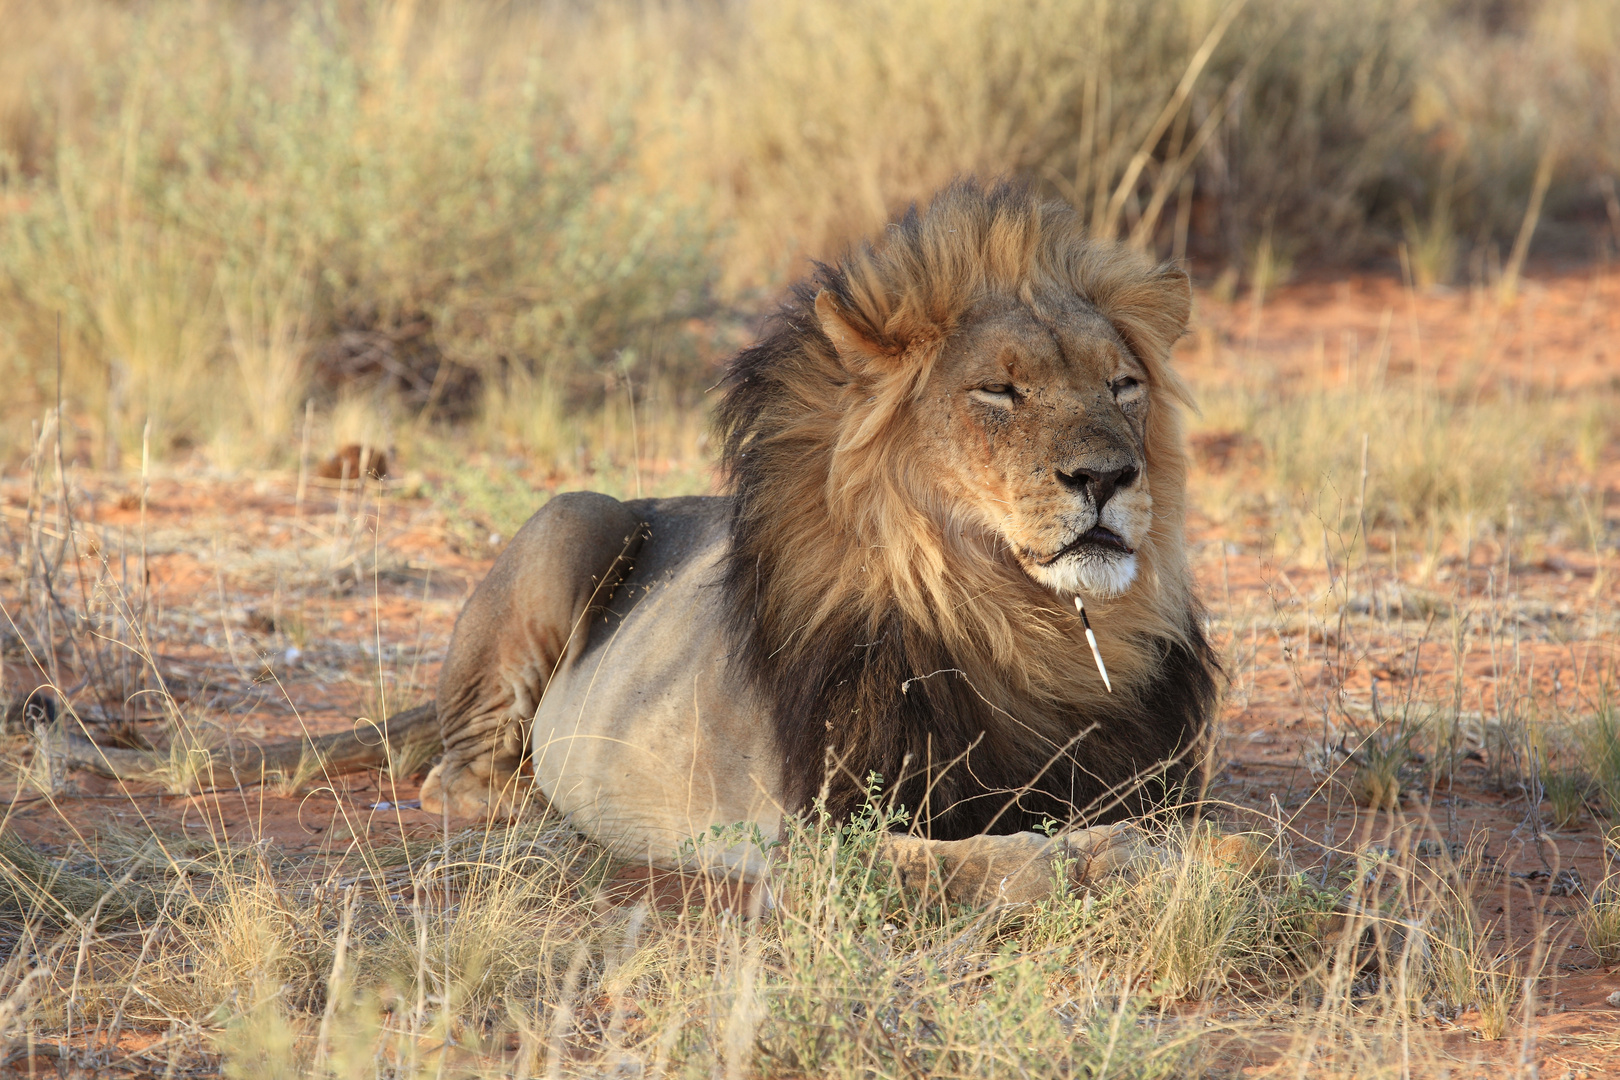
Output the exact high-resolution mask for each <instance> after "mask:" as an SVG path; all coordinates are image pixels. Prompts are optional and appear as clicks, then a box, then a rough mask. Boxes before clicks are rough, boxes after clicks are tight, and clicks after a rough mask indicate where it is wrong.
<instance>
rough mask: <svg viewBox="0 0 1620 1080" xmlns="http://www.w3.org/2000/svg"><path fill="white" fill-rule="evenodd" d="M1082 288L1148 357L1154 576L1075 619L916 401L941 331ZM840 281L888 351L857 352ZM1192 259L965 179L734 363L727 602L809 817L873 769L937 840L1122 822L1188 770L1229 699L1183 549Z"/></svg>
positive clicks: (874, 341)
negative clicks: (996, 301)
mask: <svg viewBox="0 0 1620 1080" xmlns="http://www.w3.org/2000/svg"><path fill="white" fill-rule="evenodd" d="M1058 290H1061V292H1062V293H1063V294H1064V295H1068V296H1078V297H1080V298H1081V299H1083V300H1084V301H1085V302H1087V303H1088V304H1090V305H1091V307H1092V308H1094V309H1095V310H1096V311H1097V312H1098V313H1100V314H1101V315H1102V316H1103V317H1104V318H1106V319H1107V320H1108V321H1109V323H1111V324H1112V326H1113V327H1114V328H1115V330H1116V331H1117V332H1118V334H1119V335H1120V338H1121V340H1122V341H1123V342H1124V343H1125V344H1126V346H1127V347H1128V348H1129V349H1131V350H1132V351H1133V352H1134V353H1135V355H1136V356H1137V357H1138V358H1139V359H1140V360H1141V362H1142V363H1143V365H1144V366H1145V367H1146V369H1147V371H1148V383H1149V393H1150V411H1149V422H1148V428H1147V435H1146V440H1145V441H1146V453H1147V460H1148V469H1147V477H1148V482H1149V484H1150V486H1151V493H1152V499H1153V522H1152V528H1151V530H1150V535H1149V538H1148V540H1147V541H1146V542H1145V543H1144V544H1142V545H1141V547H1140V548H1139V550H1138V557H1139V559H1140V566H1141V569H1140V571H1139V574H1138V578H1137V581H1136V583H1135V584H1134V585H1133V586H1132V588H1130V589H1129V590H1128V591H1127V592H1125V593H1124V594H1123V595H1122V596H1120V597H1118V598H1116V599H1114V600H1112V601H1108V602H1092V603H1090V604H1089V605H1088V611H1089V612H1091V614H1092V617H1093V620H1094V622H1095V623H1096V625H1097V628H1098V631H1099V634H1100V636H1101V640H1102V645H1103V650H1104V655H1105V657H1106V658H1107V662H1108V668H1109V672H1110V674H1111V675H1112V676H1113V679H1114V693H1113V694H1111V695H1110V694H1108V693H1106V692H1104V690H1103V688H1102V686H1101V684H1100V680H1099V679H1098V678H1097V672H1096V669H1095V667H1094V666H1093V661H1092V658H1091V655H1090V652H1089V650H1088V649H1087V647H1086V644H1085V640H1084V637H1083V633H1082V630H1081V625H1080V619H1079V617H1078V616H1077V614H1076V613H1075V611H1074V610H1073V609H1072V608H1069V607H1068V606H1066V605H1065V603H1064V602H1063V601H1061V600H1060V599H1059V598H1058V597H1057V596H1055V595H1054V594H1053V593H1051V592H1050V591H1048V590H1046V589H1044V588H1042V587H1041V586H1040V585H1038V584H1036V583H1035V582H1034V581H1032V580H1031V579H1030V578H1029V576H1028V575H1027V574H1026V573H1025V572H1024V571H1023V570H1022V568H1020V567H1019V566H1018V565H1017V564H1016V562H1015V561H1014V560H1013V559H1012V558H1011V557H1010V556H1009V555H1008V553H1007V552H1006V551H1005V549H1004V547H1002V546H1001V545H999V544H998V543H997V542H996V539H995V538H994V537H988V536H986V535H984V533H983V530H982V529H979V528H976V527H970V526H967V525H965V524H964V521H963V518H962V515H961V514H960V508H957V507H953V506H952V505H950V504H949V500H948V499H946V498H945V497H943V496H942V494H941V492H940V491H939V489H938V485H936V484H931V483H930V480H929V476H930V463H929V462H928V461H927V460H924V459H923V455H922V454H921V453H920V448H919V447H917V446H915V445H914V442H915V440H910V439H908V437H907V432H908V426H907V425H908V416H909V414H910V412H911V410H913V409H914V408H917V407H919V400H920V395H921V390H922V388H923V387H924V386H925V385H926V384H927V382H928V378H929V375H930V372H931V371H932V369H933V366H934V364H935V361H936V360H937V358H938V357H939V355H940V352H941V349H942V347H943V345H944V343H945V342H946V341H947V340H949V339H950V337H951V335H952V334H953V333H955V332H956V331H957V330H958V328H959V327H961V326H962V325H964V322H965V321H966V320H969V319H971V318H972V317H973V312H974V310H975V308H976V307H977V306H978V305H979V303H980V302H981V301H982V300H983V299H985V298H987V297H993V296H1006V297H1015V298H1021V299H1023V300H1024V302H1026V303H1032V302H1035V301H1034V298H1036V297H1039V296H1040V295H1042V294H1045V295H1053V294H1054V291H1058ZM823 293H825V294H826V295H827V297H828V298H830V299H831V301H832V302H833V304H834V305H835V306H836V310H837V311H838V313H839V314H840V316H841V317H842V318H843V320H844V321H845V322H846V323H847V324H848V328H849V329H850V330H852V331H853V332H854V333H856V334H859V335H860V336H861V337H862V338H864V339H865V343H866V344H868V345H870V346H872V349H871V350H870V352H871V362H870V363H866V364H852V363H850V362H849V361H848V359H847V357H846V358H842V359H841V358H840V355H839V353H838V351H837V350H836V349H835V348H834V345H833V343H832V342H831V341H830V340H829V338H828V337H827V335H826V333H825V332H824V331H823V329H822V323H821V321H820V320H819V319H818V317H817V309H816V300H817V297H818V296H820V295H822V294H823ZM1189 308H1190V296H1189V292H1188V287H1187V279H1186V276H1185V274H1183V273H1182V272H1181V271H1179V270H1176V269H1173V268H1169V267H1159V266H1154V265H1153V264H1152V263H1151V262H1149V261H1148V260H1146V259H1144V258H1142V257H1141V256H1139V255H1136V254H1134V253H1131V252H1129V251H1127V250H1125V249H1124V248H1121V247H1118V246H1116V245H1113V244H1102V243H1094V242H1092V241H1090V240H1088V239H1087V238H1086V237H1085V235H1084V230H1083V228H1082V225H1081V223H1080V221H1079V220H1078V218H1077V216H1076V215H1075V214H1074V213H1073V211H1072V210H1070V209H1069V208H1068V207H1066V206H1064V205H1062V204H1061V203H1057V202H1051V201H1044V200H1041V199H1039V198H1037V197H1036V196H1035V195H1034V194H1032V193H1031V192H1030V191H1029V190H1028V189H1027V188H1025V187H1022V186H1018V185H1012V184H999V185H996V186H993V187H989V188H986V187H984V186H982V185H980V184H978V183H976V182H974V181H972V180H959V181H957V182H956V183H954V184H953V185H951V186H950V187H949V188H947V189H945V190H944V191H942V192H941V193H940V194H939V195H937V196H936V197H935V198H934V200H933V201H932V203H931V204H930V205H929V207H928V209H927V210H926V211H925V212H919V211H918V210H917V208H916V207H915V206H913V207H912V208H911V210H910V212H909V213H907V214H906V216H905V217H904V218H903V219H902V220H901V221H900V222H899V223H897V224H895V225H891V226H890V227H889V228H888V229H887V230H886V231H885V232H884V233H883V234H882V236H881V237H879V238H877V239H875V240H873V241H871V242H869V243H866V244H864V245H861V246H859V247H858V248H856V249H854V250H853V251H851V252H850V253H849V254H847V255H846V256H845V257H844V258H842V259H841V260H840V261H839V262H838V263H837V265H833V266H829V265H823V264H817V266H816V270H815V272H814V274H813V275H812V276H811V277H810V278H809V279H808V280H806V281H804V282H801V283H799V284H798V285H796V286H795V287H794V288H793V289H792V290H791V292H790V294H789V296H788V299H787V300H786V301H785V303H784V304H783V306H782V307H781V309H780V310H779V311H778V312H777V314H776V315H775V316H774V317H773V319H772V320H771V321H770V322H769V323H768V324H767V327H766V329H765V332H764V334H763V335H762V337H761V339H760V340H759V341H758V342H757V343H756V344H755V345H753V346H751V347H750V348H748V349H746V350H744V351H743V352H742V353H740V354H739V355H738V356H737V357H736V358H735V359H733V360H732V362H731V363H730V365H729V367H728V369H727V373H726V377H725V381H724V384H723V386H724V397H723V399H722V402H721V404H720V407H719V410H718V416H717V422H718V425H719V428H720V431H721V433H722V435H723V437H724V440H725V442H724V451H723V457H722V464H723V468H724V470H725V473H726V476H727V480H728V483H729V485H730V488H731V490H732V493H733V495H734V500H735V501H734V511H733V518H732V524H731V553H730V556H729V560H728V563H727V568H726V595H727V598H728V603H729V604H730V605H731V611H730V620H731V627H730V628H731V633H732V635H733V637H734V639H735V649H736V651H735V652H734V654H733V655H734V658H735V659H736V660H738V661H739V662H740V663H741V664H742V665H743V666H744V669H745V670H746V671H747V672H748V673H749V676H750V677H751V678H752V679H753V680H754V682H755V683H756V685H757V686H758V687H759V688H760V690H761V691H762V692H763V694H764V696H765V699H766V700H767V701H768V702H770V703H771V706H772V710H773V715H772V721H773V723H774V725H775V733H776V737H777V741H778V745H779V747H780V749H781V751H782V757H783V776H782V782H783V783H782V790H783V791H784V792H785V793H786V796H787V798H788V801H789V804H790V805H789V807H788V808H789V809H790V810H796V809H803V808H806V807H807V806H808V805H809V804H810V803H811V801H812V800H814V799H815V798H817V797H818V796H819V797H821V798H823V799H824V800H825V803H826V805H827V807H828V809H829V810H831V811H832V812H833V813H834V814H835V815H840V816H842V815H847V814H849V813H851V812H853V811H854V810H856V809H858V808H859V806H860V805H861V802H862V800H863V799H864V797H865V787H866V783H867V781H868V777H869V776H870V774H873V773H876V774H879V775H880V776H881V777H882V778H883V791H884V796H885V798H888V799H893V800H894V801H895V802H896V803H897V804H899V805H902V806H904V807H905V808H906V809H907V810H908V811H909V812H911V813H912V814H913V815H914V817H915V818H916V820H917V822H918V824H919V825H920V826H921V827H922V828H923V829H924V830H925V831H926V832H928V833H929V834H931V835H933V836H935V837H938V838H956V837H962V836H968V835H973V834H976V833H980V832H987V831H988V832H1010V831H1017V830H1021V829H1027V828H1032V827H1035V826H1037V825H1039V824H1040V823H1041V822H1042V820H1043V819H1047V818H1050V819H1054V820H1057V821H1060V822H1071V821H1089V822H1097V821H1107V820H1111V819H1114V818H1118V817H1122V816H1125V815H1128V814H1133V813H1138V812H1140V811H1141V810H1143V809H1144V808H1145V807H1146V806H1148V805H1151V804H1152V803H1153V802H1154V801H1156V799H1157V798H1159V797H1162V795H1163V794H1164V793H1165V792H1166V791H1167V790H1168V788H1169V786H1170V785H1171V784H1172V783H1174V782H1175V781H1176V780H1177V779H1179V778H1180V777H1181V776H1182V775H1183V774H1184V773H1185V772H1186V769H1187V767H1188V765H1189V763H1190V760H1191V758H1192V756H1193V755H1194V753H1195V752H1196V749H1197V747H1198V745H1199V744H1200V741H1201V736H1202V734H1203V732H1204V731H1205V729H1206V727H1207V723H1208V719H1209V716H1210V714H1211V711H1212V709H1213V707H1214V702H1215V697H1216V693H1215V676H1216V674H1217V673H1218V668H1217V666H1216V663H1215V660H1214V656H1213V654H1212V652H1211V650H1210V648H1209V646H1208V644H1207V643H1206V641H1205V638H1204V635H1203V632H1202V629H1201V626H1200V621H1201V618H1200V611H1199V609H1198V606H1197V603H1196V600H1195V599H1194V596H1193V591H1192V583H1191V575H1190V572H1189V570H1188V567H1187V560H1186V554H1185V550H1184V542H1183V521H1184V518H1185V488H1186V454H1185V449H1184V445H1183V443H1184V440H1183V437H1182V429H1181V419H1180V405H1182V404H1184V403H1186V402H1187V401H1188V397H1187V392H1186V390H1185V388H1184V386H1183V384H1182V383H1181V381H1180V380H1179V379H1178V378H1177V376H1176V374H1175V373H1174V371H1173V370H1172V369H1171V367H1170V363H1169V362H1170V351H1171V346H1172V345H1173V344H1174V342H1175V340H1176V338H1178V337H1179V336H1180V335H1181V334H1182V333H1183V332H1184V330H1185V327H1186V322H1187V317H1188V314H1189Z"/></svg>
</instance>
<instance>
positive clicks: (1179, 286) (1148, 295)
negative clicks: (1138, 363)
mask: <svg viewBox="0 0 1620 1080" xmlns="http://www.w3.org/2000/svg"><path fill="white" fill-rule="evenodd" d="M1104 313H1105V315H1106V316H1107V318H1108V321H1109V322H1111V323H1113V324H1114V326H1115V328H1116V329H1118V330H1119V332H1120V334H1121V335H1123V336H1124V338H1125V340H1126V341H1127V342H1128V343H1129V344H1130V346H1131V349H1132V351H1134V352H1135V353H1136V354H1137V355H1138V356H1140V357H1141V358H1142V359H1143V360H1145V361H1147V362H1149V363H1158V362H1162V361H1165V360H1168V359H1169V357H1170V347H1171V346H1172V345H1174V344H1175V343H1176V340H1177V339H1178V338H1180V337H1181V335H1182V334H1185V333H1186V332H1187V321H1188V320H1189V319H1190V318H1191V317H1192V282H1191V281H1190V280H1189V279H1188V277H1187V272H1186V271H1185V270H1182V269H1181V268H1180V267H1177V266H1169V265H1165V266H1160V267H1157V268H1155V269H1154V270H1153V271H1152V272H1151V273H1148V274H1145V275H1144V276H1143V277H1141V278H1139V279H1137V280H1136V281H1133V282H1130V283H1129V284H1123V285H1122V286H1121V287H1119V288H1118V289H1117V290H1114V291H1112V293H1111V295H1110V296H1109V297H1108V303H1107V304H1106V305H1105V312H1104Z"/></svg>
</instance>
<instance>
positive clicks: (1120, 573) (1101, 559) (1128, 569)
mask: <svg viewBox="0 0 1620 1080" xmlns="http://www.w3.org/2000/svg"><path fill="white" fill-rule="evenodd" d="M1028 569H1029V573H1030V576H1031V577H1033V578H1034V579H1035V580H1036V581H1038V582H1040V583H1041V584H1042V585H1044V586H1046V587H1047V588H1048V589H1051V590H1052V591H1053V592H1055V593H1059V594H1062V595H1073V594H1074V593H1084V594H1085V595H1086V596H1092V597H1096V598H1097V599H1099V600H1110V599H1112V598H1114V597H1116V596H1119V595H1120V594H1122V593H1123V592H1125V590H1127V589H1129V588H1130V587H1131V585H1132V584H1134V583H1135V581H1136V571H1137V562H1136V556H1135V554H1130V555H1127V554H1124V553H1123V552H1121V553H1119V554H1106V555H1104V554H1092V553H1089V552H1086V553H1080V554H1075V555H1071V556H1068V557H1067V558H1063V559H1059V560H1057V561H1056V562H1053V563H1050V564H1048V565H1046V566H1041V565H1040V564H1039V563H1035V564H1032V565H1030V566H1029V567H1028Z"/></svg>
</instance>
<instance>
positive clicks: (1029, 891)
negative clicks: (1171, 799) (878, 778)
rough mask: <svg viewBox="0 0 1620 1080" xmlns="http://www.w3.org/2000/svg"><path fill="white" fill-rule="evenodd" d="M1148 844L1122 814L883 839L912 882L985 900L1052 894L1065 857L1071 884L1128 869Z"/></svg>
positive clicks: (951, 896) (952, 895)
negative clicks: (958, 834) (1037, 828)
mask: <svg viewBox="0 0 1620 1080" xmlns="http://www.w3.org/2000/svg"><path fill="white" fill-rule="evenodd" d="M1147 848H1148V844H1147V841H1146V839H1145V838H1144V836H1143V834H1142V831H1141V830H1140V829H1138V828H1137V827H1136V826H1134V825H1132V824H1130V823H1129V822H1120V823H1119V824H1117V825H1107V826H1101V827H1098V828H1094V829H1074V830H1071V831H1069V832H1065V833H1060V834H1058V835H1057V836H1054V837H1046V836H1042V835H1041V834H1040V833H1033V832H1022V833H1014V834H1012V835H1011V836H973V837H969V838H968V839H966V840H926V839H923V838H922V837H917V836H902V835H898V834H897V835H893V836H890V837H887V838H886V839H885V840H884V844H883V849H882V853H883V856H884V857H885V858H886V859H887V860H888V861H889V862H890V863H892V864H893V865H894V868H895V870H896V871H898V872H899V874H900V880H901V881H902V882H903V883H905V884H906V885H911V886H914V887H917V888H924V889H940V888H943V889H944V892H945V895H946V897H947V898H949V899H951V900H956V901H960V902H962V903H967V904H981V905H982V904H1021V903H1030V902H1033V901H1036V900H1042V899H1044V898H1046V897H1047V896H1050V895H1051V893H1052V888H1053V886H1054V885H1055V884H1056V883H1057V864H1058V861H1059V860H1063V861H1064V862H1065V863H1066V872H1067V877H1068V885H1069V887H1071V888H1073V887H1076V886H1079V885H1082V884H1085V883H1086V882H1089V881H1092V880H1094V879H1096V878H1098V877H1100V876H1102V875H1105V874H1109V873H1112V872H1114V871H1116V870H1119V869H1121V868H1122V867H1124V866H1125V865H1126V864H1127V863H1128V862H1130V861H1131V860H1132V859H1134V858H1136V857H1137V856H1138V855H1140V854H1141V853H1143V852H1144V851H1146V850H1147Z"/></svg>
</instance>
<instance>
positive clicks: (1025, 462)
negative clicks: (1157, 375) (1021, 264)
mask: <svg viewBox="0 0 1620 1080" xmlns="http://www.w3.org/2000/svg"><path fill="white" fill-rule="evenodd" d="M1032 300H1033V302H1032V303H1028V302H1022V301H1019V300H1015V299H1011V298H1000V299H995V300H991V301H987V302H986V303H985V304H984V305H983V306H982V308H981V309H980V310H979V311H976V312H975V313H974V317H972V318H969V319H966V320H964V321H963V324H962V325H961V326H960V328H959V330H958V332H957V333H955V334H953V335H952V336H951V338H950V340H949V341H948V342H947V343H946V345H945V346H944V350H943V352H942V354H941V355H940V358H939V362H938V364H937V365H936V367H935V369H934V372H933V374H932V377H931V378H930V379H929V383H928V386H927V389H926V391H925V393H924V395H923V400H922V401H920V402H919V403H918V409H917V412H916V413H915V414H914V416H915V421H916V423H917V424H918V425H919V428H920V431H919V434H920V435H921V436H922V438H923V439H924V440H925V444H926V445H927V447H928V459H929V460H930V461H931V462H932V463H936V464H937V468H938V470H939V472H938V473H937V475H936V481H937V482H938V483H939V484H941V485H942V488H943V490H942V491H941V494H942V495H943V496H944V497H945V499H946V500H947V502H948V503H950V504H953V505H955V506H957V507H959V508H960V509H961V510H963V511H965V512H967V513H968V514H969V515H971V516H972V517H974V518H977V519H978V524H979V525H980V526H982V527H983V528H985V529H987V530H990V531H991V532H992V533H993V534H994V535H995V536H998V537H999V538H1000V539H1001V541H1002V542H1004V543H1005V544H1006V546H1007V549H1008V551H1009V552H1010V553H1011V555H1012V556H1013V558H1015V559H1016V560H1017V561H1018V563H1019V564H1020V565H1021V566H1022V567H1023V568H1024V570H1025V571H1026V572H1027V573H1028V574H1029V576H1030V577H1032V578H1033V579H1035V580H1036V581H1037V582H1039V583H1040V584H1042V585H1044V586H1046V587H1047V588H1049V589H1051V590H1053V591H1054V592H1057V593H1061V594H1065V595H1067V594H1072V593H1075V592H1083V593H1085V594H1086V595H1089V596H1097V597H1111V596H1117V595H1119V594H1120V593H1123V592H1124V591H1125V590H1127V589H1128V588H1130V586H1131V583H1132V582H1133V581H1134V580H1135V579H1136V573H1137V557H1136V550H1137V548H1138V547H1139V546H1140V545H1141V544H1142V543H1143V542H1144V541H1145V540H1146V539H1147V536H1148V531H1149V529H1150V528H1151V526H1152V510H1153V500H1152V496H1151V495H1150V494H1149V492H1148V483H1147V470H1148V467H1149V462H1148V460H1147V454H1146V450H1145V445H1146V423H1147V414H1148V409H1149V407H1150V401H1149V392H1148V390H1149V388H1148V373H1147V370H1146V368H1145V367H1144V366H1143V365H1142V363H1141V362H1140V361H1139V360H1138V359H1137V358H1136V357H1135V356H1133V355H1132V353H1131V351H1130V350H1129V349H1128V348H1127V347H1126V346H1125V343H1124V342H1123V340H1122V339H1121V338H1120V336H1119V334H1118V333H1117V332H1116V331H1115V330H1114V328H1113V326H1111V325H1110V324H1109V322H1108V321H1107V320H1106V319H1104V318H1103V317H1102V316H1100V315H1099V314H1097V313H1096V312H1095V311H1094V310H1092V309H1091V308H1090V307H1089V306H1087V305H1086V304H1085V303H1083V302H1082V301H1080V300H1079V299H1078V298H1075V297H1067V296H1055V297H1054V296H1045V297H1034V298H1032Z"/></svg>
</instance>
